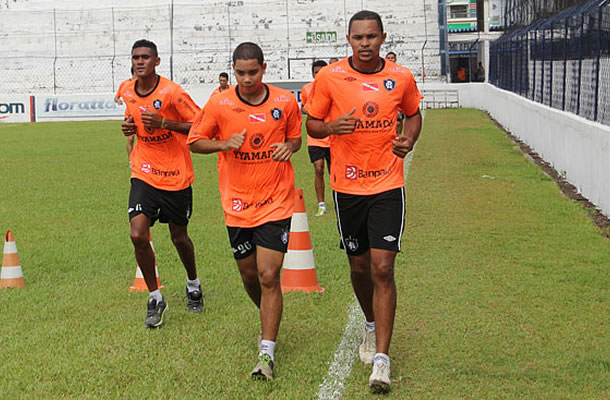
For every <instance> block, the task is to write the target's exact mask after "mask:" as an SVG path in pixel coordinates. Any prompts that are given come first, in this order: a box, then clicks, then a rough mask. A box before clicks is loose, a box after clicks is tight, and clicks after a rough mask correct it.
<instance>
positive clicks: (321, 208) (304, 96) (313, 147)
mask: <svg viewBox="0 0 610 400" xmlns="http://www.w3.org/2000/svg"><path fill="white" fill-rule="evenodd" d="M326 65H328V64H326V61H323V60H317V61H314V62H313V64H312V65H311V75H312V76H313V78H314V79H315V77H316V75H317V74H318V72H320V70H321V69H322V68H323V67H325V66H326ZM311 88H313V82H309V83H308V84H306V85H304V86H303V88H302V89H301V104H302V105H303V110H306V108H305V107H306V105H307V101H308V100H309V97H310V96H311ZM307 151H308V152H309V161H311V163H312V164H313V167H314V171H315V174H316V175H315V178H314V188H315V190H316V197H317V198H318V212H317V213H316V217H320V216H322V215H325V214H326V203H325V202H324V191H325V188H324V160H326V165H328V168H329V171H330V140H329V139H328V138H324V139H317V138H314V137H311V136H309V135H307Z"/></svg>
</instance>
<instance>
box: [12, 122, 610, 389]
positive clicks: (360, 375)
mask: <svg viewBox="0 0 610 400" xmlns="http://www.w3.org/2000/svg"><path fill="white" fill-rule="evenodd" d="M124 143H125V139H124V137H123V136H122V134H121V133H120V129H119V123H118V122H81V123H39V124H23V125H21V124H12V125H0V149H1V151H0V165H2V169H1V171H0V173H1V174H2V177H1V178H0V231H2V232H5V231H6V230H7V229H11V230H13V231H14V232H15V237H16V241H17V247H18V249H19V254H20V257H21V264H22V267H23V270H24V275H25V280H26V289H25V290H4V291H0V321H2V324H1V325H0V398H34V397H35V398H62V397H68V398H70V397H71V398H100V397H101V398H109V397H110V398H142V397H150V396H157V397H159V398H177V399H180V398H187V397H199V398H226V399H242V398H243V399H250V398H252V399H256V398H276V399H310V398H314V397H315V395H316V393H317V391H318V388H319V385H320V383H322V381H323V380H324V377H325V376H326V374H327V371H328V366H329V363H330V362H331V361H332V359H333V353H334V351H335V348H336V346H337V345H338V343H339V342H340V340H341V335H342V333H343V328H344V325H345V323H346V321H347V314H346V311H347V309H348V307H349V305H350V304H351V302H352V301H353V300H352V299H353V297H352V291H351V285H350V283H349V274H348V267H347V262H346V258H345V255H344V254H343V253H342V251H340V250H339V249H338V246H337V244H338V235H337V233H336V227H335V219H334V217H333V216H332V214H329V215H328V216H327V217H324V218H314V217H310V218H309V226H310V231H311V236H312V241H313V243H314V252H315V258H316V265H317V273H318V279H319V281H320V284H321V285H322V286H324V287H325V289H326V291H325V292H324V293H323V294H301V293H289V294H286V295H285V297H284V316H283V320H282V326H281V328H280V335H279V338H278V348H277V351H276V359H277V369H276V375H277V377H278V378H277V379H276V380H275V381H274V382H272V383H270V384H267V383H262V382H251V381H250V379H249V377H248V373H249V371H250V369H251V368H252V367H253V365H254V362H255V355H256V345H255V339H256V334H257V333H258V331H259V323H258V315H257V312H256V309H255V307H254V306H253V305H252V304H251V303H250V301H249V299H248V298H247V296H246V294H245V291H244V290H243V287H242V284H241V281H240V279H239V274H238V272H237V268H236V266H235V262H234V260H233V257H232V254H231V251H230V247H229V244H228V238H227V233H226V228H225V226H224V222H223V216H222V211H221V209H220V206H219V203H218V202H219V195H218V189H217V187H218V183H217V174H216V157H215V156H199V155H198V156H195V157H193V159H194V167H195V176H196V182H195V184H194V185H193V190H194V214H193V218H192V220H191V224H190V225H189V232H190V235H191V237H192V238H193V241H194V243H195V248H196V257H197V263H198V269H199V274H200V277H201V278H202V281H203V286H204V292H205V294H206V311H205V313H203V314H201V315H192V314H189V313H187V312H186V310H185V300H184V285H185V272H184V269H183V267H182V265H181V263H180V261H179V259H178V256H177V254H176V252H175V250H174V249H173V246H172V245H171V243H170V241H169V234H168V232H167V227H166V226H165V225H155V227H153V229H152V234H153V242H154V245H155V250H156V253H157V259H158V264H159V274H160V277H161V281H162V283H163V284H164V285H165V286H166V288H165V289H164V295H165V296H166V298H167V299H168V303H169V306H170V311H169V313H168V314H167V316H166V325H165V326H164V327H163V328H162V329H159V330H152V331H151V330H146V329H145V327H144V324H143V320H144V315H145V303H146V294H143V293H131V292H129V291H128V287H129V286H130V285H131V284H132V283H133V277H134V273H135V267H136V264H135V260H134V256H133V249H132V245H131V243H130V241H129V224H128V218H127V196H128V193H129V183H128V180H129V170H128V167H127V158H126V154H125V150H124V148H125V146H124ZM293 164H294V166H295V173H296V183H297V187H302V188H304V190H305V197H306V207H307V210H308V211H309V214H310V215H312V214H313V213H314V212H315V210H316V200H315V196H314V191H313V168H312V167H311V165H310V164H309V160H308V157H307V151H306V149H305V148H304V149H302V150H301V151H300V152H299V153H297V154H295V156H294V158H293ZM484 175H486V176H489V177H493V178H494V179H491V178H488V177H482V176H484ZM327 183H328V181H327ZM407 192H408V216H407V228H406V232H405V238H404V242H403V246H404V251H403V253H401V254H400V255H399V256H398V258H397V264H396V277H397V284H398V288H399V298H398V307H399V309H398V312H397V318H396V328H395V334H394V339H393V343H392V354H391V356H392V373H393V384H394V387H393V391H392V393H391V394H390V396H388V397H389V398H396V399H399V398H400V399H402V398H429V399H437V398H447V399H454V398H473V399H480V398H485V399H491V398H514V399H517V398H533V399H548V398H608V397H609V396H610V383H609V382H610V345H609V340H608V337H609V333H608V328H607V324H608V321H609V320H610V277H609V274H608V265H610V252H608V240H607V239H604V238H603V237H602V236H601V235H600V233H599V231H598V230H597V228H595V227H594V226H593V225H592V224H591V222H590V220H589V219H588V218H587V216H586V212H585V211H583V210H581V209H580V208H579V206H578V205H577V204H575V203H574V202H572V201H569V200H567V199H565V198H564V197H563V196H562V195H561V194H560V192H559V189H558V188H557V187H556V185H555V184H554V183H553V182H552V181H551V180H550V178H548V177H547V176H546V175H544V174H543V173H542V172H541V171H540V169H539V168H538V167H536V166H535V165H533V164H531V163H530V162H529V161H527V160H526V159H525V158H524V157H523V156H522V155H521V153H520V152H519V151H518V150H517V149H515V148H514V145H513V144H512V143H511V142H510V141H509V140H508V139H507V138H506V137H505V136H504V135H503V133H502V132H501V131H500V130H498V129H497V128H495V127H494V125H493V124H492V123H491V122H490V121H489V120H488V119H487V118H486V116H485V115H483V114H482V113H480V112H478V111H473V110H450V111H449V110H448V111H430V112H428V114H427V117H426V122H425V131H424V133H423V134H422V137H421V140H420V142H419V143H418V146H417V151H416V155H415V157H414V161H413V164H412V166H411V171H410V173H409V181H408V189H407ZM327 202H328V203H330V204H332V201H331V199H330V191H327ZM369 373H370V370H369V368H367V367H364V366H362V365H360V364H359V363H356V364H355V365H354V368H353V370H352V375H351V377H350V378H349V379H348V381H347V384H346V391H345V393H344V398H346V399H358V398H370V395H369V394H368V390H367V388H366V381H367V379H368V375H369Z"/></svg>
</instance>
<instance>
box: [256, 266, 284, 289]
mask: <svg viewBox="0 0 610 400" xmlns="http://www.w3.org/2000/svg"><path fill="white" fill-rule="evenodd" d="M258 280H259V282H260V285H261V287H262V288H265V289H272V288H275V287H277V286H279V285H280V274H279V270H276V269H272V268H267V269H265V270H263V271H259V272H258Z"/></svg>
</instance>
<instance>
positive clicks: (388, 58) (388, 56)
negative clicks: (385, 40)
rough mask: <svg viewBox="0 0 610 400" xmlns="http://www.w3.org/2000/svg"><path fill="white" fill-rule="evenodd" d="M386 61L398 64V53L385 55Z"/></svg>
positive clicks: (391, 52)
mask: <svg viewBox="0 0 610 400" xmlns="http://www.w3.org/2000/svg"><path fill="white" fill-rule="evenodd" d="M385 58H386V60H388V61H392V62H393V63H395V62H396V53H394V52H393V51H390V52H389V53H388V54H386V55H385Z"/></svg>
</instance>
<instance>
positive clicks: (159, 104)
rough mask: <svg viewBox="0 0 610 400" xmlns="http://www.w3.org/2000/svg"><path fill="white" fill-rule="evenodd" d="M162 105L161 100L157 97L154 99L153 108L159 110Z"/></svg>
mask: <svg viewBox="0 0 610 400" xmlns="http://www.w3.org/2000/svg"><path fill="white" fill-rule="evenodd" d="M162 105H163V102H161V100H159V99H157V100H155V101H153V107H154V108H155V110H157V111H159V110H160V109H161V106H162Z"/></svg>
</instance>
